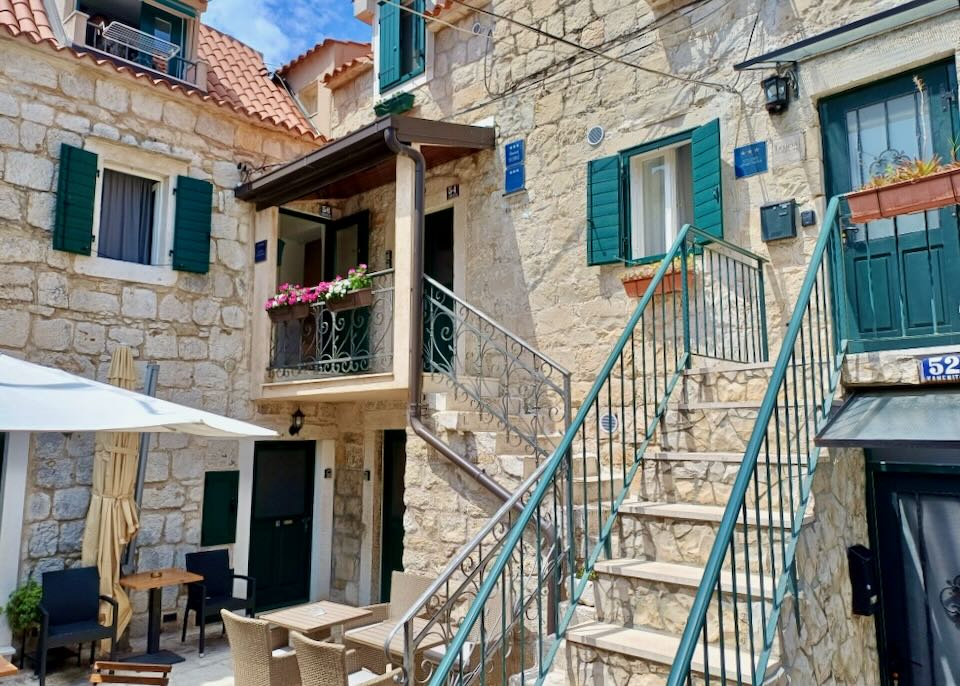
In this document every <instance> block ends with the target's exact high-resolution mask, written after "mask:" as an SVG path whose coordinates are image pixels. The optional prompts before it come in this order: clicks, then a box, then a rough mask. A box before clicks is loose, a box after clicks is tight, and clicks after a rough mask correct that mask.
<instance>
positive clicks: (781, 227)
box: [760, 199, 797, 241]
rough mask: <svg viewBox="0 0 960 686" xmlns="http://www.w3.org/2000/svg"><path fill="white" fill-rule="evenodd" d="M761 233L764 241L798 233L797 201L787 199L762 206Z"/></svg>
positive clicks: (793, 235)
mask: <svg viewBox="0 0 960 686" xmlns="http://www.w3.org/2000/svg"><path fill="white" fill-rule="evenodd" d="M760 235H761V237H762V238H763V240H764V241H776V240H780V239H781V238H793V237H795V236H796V235H797V201H796V200H793V199H791V200H785V201H783V202H776V203H773V204H772V205H764V206H763V207H761V208H760Z"/></svg>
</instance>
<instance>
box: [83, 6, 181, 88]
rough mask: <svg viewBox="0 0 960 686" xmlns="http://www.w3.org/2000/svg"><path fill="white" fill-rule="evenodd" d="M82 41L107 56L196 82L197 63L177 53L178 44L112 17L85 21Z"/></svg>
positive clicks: (178, 79) (174, 77) (165, 74)
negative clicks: (103, 19) (85, 29)
mask: <svg viewBox="0 0 960 686" xmlns="http://www.w3.org/2000/svg"><path fill="white" fill-rule="evenodd" d="M85 43H86V45H87V46H88V47H90V48H93V49H95V50H98V51H99V52H102V53H104V54H106V55H109V56H110V57H112V58H114V59H116V60H121V61H123V62H129V63H130V64H134V65H136V66H138V67H140V68H143V69H149V70H150V71H155V72H157V73H158V74H162V75H164V76H167V77H169V78H173V79H176V80H177V81H184V82H186V83H189V84H191V85H197V83H198V73H197V63H196V62H192V61H190V60H188V59H186V58H185V57H183V55H181V54H180V46H178V45H177V44H176V43H171V42H170V41H165V40H163V39H161V38H157V37H156V36H152V35H150V34H148V33H145V32H143V31H140V30H139V29H135V28H133V27H132V26H126V25H125V24H121V23H120V22H117V21H114V22H110V23H109V24H103V23H102V22H99V21H97V22H93V21H89V22H87V31H86V39H85Z"/></svg>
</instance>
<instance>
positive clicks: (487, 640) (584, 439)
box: [385, 226, 766, 686]
mask: <svg viewBox="0 0 960 686" xmlns="http://www.w3.org/2000/svg"><path fill="white" fill-rule="evenodd" d="M763 262H764V260H763V258H760V257H758V256H757V255H754V254H752V253H750V252H747V251H746V250H743V249H742V248H739V247H737V246H734V245H732V244H730V243H727V242H725V241H723V240H722V239H718V238H715V237H713V236H710V235H708V234H706V233H704V232H703V231H700V230H699V229H697V228H695V227H692V226H684V227H683V228H682V229H681V231H680V233H679V235H678V236H677V239H676V240H675V241H674V243H673V245H672V246H671V248H670V250H669V252H668V253H667V255H666V256H665V258H664V259H663V261H662V263H661V264H660V266H659V268H658V269H657V270H656V273H655V274H654V276H653V278H652V280H651V283H650V285H649V287H648V288H647V290H646V293H645V294H644V296H643V297H642V298H641V300H640V302H639V304H638V305H637V307H636V309H635V310H634V312H633V314H632V315H631V317H630V319H629V321H628V323H627V326H626V329H625V330H624V332H623V333H622V335H621V336H620V338H619V340H618V341H617V343H616V345H615V346H614V349H613V351H612V353H611V354H610V356H609V357H608V358H607V360H606V362H605V363H604V365H603V367H602V368H601V370H600V372H599V375H598V377H597V379H596V381H595V382H594V384H593V386H592V388H591V390H590V391H589V393H588V394H587V395H586V397H585V398H584V400H583V403H582V405H581V407H580V410H579V411H578V413H577V416H576V418H575V419H574V420H573V422H572V424H571V425H570V426H569V427H568V428H567V430H566V431H565V433H564V435H563V437H562V438H561V439H560V441H559V445H558V446H557V447H556V448H555V449H554V450H553V451H552V453H551V454H550V456H549V458H548V459H546V460H544V461H543V462H542V464H540V466H539V468H538V469H537V470H536V471H535V472H534V473H533V474H532V475H531V476H530V478H528V479H527V480H526V481H525V482H524V484H523V485H522V486H521V487H520V488H519V489H518V490H517V491H516V492H515V493H514V494H513V495H512V497H511V498H510V499H509V500H508V501H507V502H505V503H504V505H503V506H502V507H501V509H500V510H499V511H498V513H497V514H496V515H495V516H494V518H492V519H491V520H490V521H489V522H488V523H487V525H486V526H485V527H484V528H483V529H482V530H481V531H480V532H479V533H478V534H477V535H476V536H475V537H474V539H473V540H472V541H470V542H469V543H468V544H467V545H466V546H465V547H464V548H463V549H462V550H461V551H460V553H458V555H457V556H456V557H455V558H454V559H453V560H451V561H450V563H449V565H448V566H447V568H446V569H445V571H444V572H443V573H442V574H441V575H440V576H439V578H438V580H437V581H436V582H435V583H434V584H433V586H432V587H431V588H430V589H429V591H428V592H427V593H425V594H424V595H423V596H422V597H421V598H420V600H419V601H418V602H417V603H415V604H414V606H413V607H412V608H411V609H410V610H409V611H408V612H407V613H406V615H405V616H404V618H403V620H402V621H401V622H400V623H399V624H398V626H397V627H396V629H395V630H394V632H393V633H392V634H391V635H390V637H388V641H387V643H386V646H385V649H386V650H387V651H388V654H389V648H388V646H389V645H390V642H391V641H392V640H393V639H394V638H395V637H396V636H397V634H399V633H400V632H402V633H403V643H404V663H403V668H404V673H403V680H404V683H408V684H410V683H417V684H425V683H429V684H431V686H440V685H441V684H471V683H477V682H479V683H491V682H496V683H506V682H507V681H508V679H509V678H510V677H512V676H514V675H516V676H514V678H516V679H518V682H517V683H519V684H525V683H529V682H533V681H535V682H536V683H540V682H542V680H543V678H544V676H545V675H546V674H547V672H548V671H549V669H550V665H551V663H552V661H553V658H554V656H555V654H556V651H557V649H558V646H559V645H560V644H559V641H558V640H556V639H558V638H562V637H563V635H564V634H565V632H566V630H567V628H568V627H569V626H570V624H571V622H572V621H573V618H574V613H575V610H576V604H577V601H578V599H579V598H580V596H581V595H582V594H583V592H584V589H585V588H586V586H587V583H588V581H589V577H590V572H591V571H592V570H593V567H594V565H595V564H596V562H597V560H598V559H599V558H600V557H601V556H607V557H610V556H611V547H612V546H611V532H612V529H613V525H614V522H615V518H616V515H617V511H618V509H619V507H620V506H621V504H622V502H623V501H624V499H625V498H626V497H627V494H628V492H629V488H630V483H631V481H632V480H633V478H634V476H635V475H636V473H637V470H638V469H639V467H640V464H641V460H642V457H643V454H644V451H645V450H646V447H647V445H648V444H649V443H650V442H651V439H652V438H653V436H654V434H655V431H656V429H657V426H658V424H659V422H660V420H661V419H662V417H663V415H664V413H665V411H666V408H667V404H668V401H669V399H670V396H671V393H672V391H673V390H674V388H675V387H676V386H677V383H678V382H679V380H680V378H681V377H682V375H683V373H684V370H685V369H686V368H687V367H688V366H689V364H690V360H691V356H692V355H704V356H707V357H717V358H721V359H729V360H734V361H742V362H756V361H762V360H765V359H766V323H765V321H766V320H765V314H764V312H765V305H764V299H763ZM677 276H679V279H677ZM668 277H669V278H668ZM520 506H522V511H521V512H520V513H519V514H517V510H518V508H519V507H520ZM564 597H565V600H566V601H567V603H568V605H567V606H566V608H564V605H563V602H562V599H563V598H564ZM435 644H440V645H441V646H442V650H440V651H437V650H433V651H430V650H426V648H427V646H430V645H435Z"/></svg>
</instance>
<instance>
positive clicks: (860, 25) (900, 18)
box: [733, 0, 960, 71]
mask: <svg viewBox="0 0 960 686" xmlns="http://www.w3.org/2000/svg"><path fill="white" fill-rule="evenodd" d="M958 6H960V4H958V2H957V0H910V2H905V3H903V4H902V5H898V6H897V7H893V8H891V9H888V10H884V11H883V12H877V13H876V14H871V15H870V16H868V17H864V18H862V19H858V20H856V21H852V22H850V23H849V24H845V25H843V26H839V27H837V28H835V29H831V30H829V31H825V32H823V33H819V34H817V35H816V36H811V37H810V38H804V39H803V40H801V41H797V42H796V43H793V44H791V45H787V46H784V47H782V48H778V49H776V50H773V51H771V52H768V53H766V54H763V55H759V56H757V57H753V58H751V59H749V60H747V61H745V62H741V63H740V64H737V65H734V67H733V68H734V70H736V71H741V70H743V69H761V68H768V67H773V66H776V65H777V64H784V63H788V62H799V61H800V60H805V59H809V58H810V57H814V56H815V55H822V54H824V53H827V52H831V51H833V50H839V49H840V48H843V47H846V46H848V45H852V44H853V43H856V42H858V41H862V40H865V39H867V38H872V37H873V36H879V35H880V34H883V33H887V32H888V31H893V30H894V29H898V28H900V27H902V26H906V25H907V24H913V23H915V22H918V21H922V20H924V19H929V18H930V17H935V16H937V15H938V14H943V13H944V12H948V11H950V10H955V9H957V8H958Z"/></svg>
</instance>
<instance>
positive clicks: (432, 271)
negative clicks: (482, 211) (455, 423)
mask: <svg viewBox="0 0 960 686" xmlns="http://www.w3.org/2000/svg"><path fill="white" fill-rule="evenodd" d="M423 243H424V254H423V271H424V273H425V274H426V275H427V276H429V277H430V278H431V279H433V280H434V281H436V282H437V283H439V284H440V285H441V286H443V287H444V288H446V289H447V290H448V291H451V292H452V291H453V208H452V207H449V208H447V209H445V210H440V211H438V212H431V213H430V214H428V215H427V216H426V217H425V220H424V241H423ZM424 292H425V295H426V303H425V311H424V320H423V341H424V345H423V350H424V357H425V359H424V370H425V371H450V370H452V369H453V368H454V359H453V357H454V356H453V351H454V338H455V335H456V330H457V327H456V321H455V319H456V310H455V307H454V300H453V298H451V297H450V295H449V294H448V293H445V292H444V291H442V290H439V289H437V288H432V287H430V286H429V285H428V287H427V288H426V289H425V291H424Z"/></svg>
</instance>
